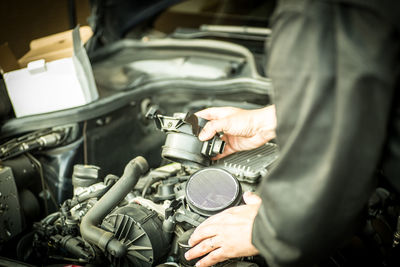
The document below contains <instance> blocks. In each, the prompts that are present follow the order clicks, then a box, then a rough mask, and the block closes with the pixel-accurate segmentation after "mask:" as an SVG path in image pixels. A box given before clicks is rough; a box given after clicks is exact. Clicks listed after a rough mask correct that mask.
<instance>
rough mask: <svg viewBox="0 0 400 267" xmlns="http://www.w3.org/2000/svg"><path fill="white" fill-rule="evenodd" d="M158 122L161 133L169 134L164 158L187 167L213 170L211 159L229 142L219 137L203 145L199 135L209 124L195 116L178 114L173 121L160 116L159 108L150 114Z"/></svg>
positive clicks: (150, 110)
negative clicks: (207, 167)
mask: <svg viewBox="0 0 400 267" xmlns="http://www.w3.org/2000/svg"><path fill="white" fill-rule="evenodd" d="M146 117H147V118H149V119H154V121H155V123H156V126H157V128H158V129H159V130H161V131H163V132H165V133H166V134H167V138H166V140H165V145H164V146H163V147H162V152H161V156H162V157H163V158H165V159H168V160H171V161H175V162H179V163H182V164H184V165H192V166H193V165H194V166H199V165H200V166H209V165H210V162H211V158H212V157H214V156H216V155H218V154H221V153H222V152H223V151H224V147H225V142H224V141H222V139H221V138H220V137H219V136H214V137H213V138H212V139H210V140H208V141H205V142H202V141H200V140H199V138H198V135H199V133H200V131H201V130H202V129H203V127H204V126H205V124H206V123H207V120H205V119H202V118H200V117H197V116H196V115H194V114H193V113H175V114H174V115H173V116H172V117H169V116H163V115H160V114H159V112H158V110H157V109H156V108H150V109H149V111H148V112H147V114H146Z"/></svg>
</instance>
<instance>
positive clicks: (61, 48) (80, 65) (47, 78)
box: [0, 27, 99, 117]
mask: <svg viewBox="0 0 400 267" xmlns="http://www.w3.org/2000/svg"><path fill="white" fill-rule="evenodd" d="M89 30H90V28H89V27H83V28H82V29H81V31H79V28H76V29H75V30H73V31H67V32H63V33H60V34H55V35H52V36H48V37H45V38H41V39H37V40H34V41H32V42H31V45H30V48H31V50H30V51H29V52H28V53H27V54H26V55H24V56H23V57H22V58H21V59H20V60H19V61H18V63H17V64H16V63H15V62H14V63H13V62H12V61H13V58H12V57H11V56H10V55H8V56H7V53H9V52H10V51H8V52H7V47H4V46H3V47H2V48H1V49H0V66H1V69H2V71H3V76H4V81H5V84H6V88H7V92H8V95H9V97H10V100H11V103H12V105H13V109H14V112H15V115H16V117H24V116H31V115H35V114H43V113H48V112H54V111H59V110H63V109H68V108H74V107H78V106H82V105H85V104H88V103H91V102H93V101H95V100H96V99H98V97H99V96H98V92H97V88H96V85H95V82H94V77H93V72H92V68H91V65H90V62H89V59H88V56H87V54H86V51H85V49H84V48H83V46H82V43H81V38H80V33H81V34H82V33H83V34H82V35H83V36H84V40H88V39H89V37H90V35H91V34H90V33H91V31H90V32H89ZM2 53H3V54H2ZM16 66H18V67H20V68H18V69H15V67H16ZM25 66H26V67H25ZM13 68H14V69H13Z"/></svg>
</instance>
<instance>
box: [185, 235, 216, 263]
mask: <svg viewBox="0 0 400 267" xmlns="http://www.w3.org/2000/svg"><path fill="white" fill-rule="evenodd" d="M219 247H221V244H220V242H219V241H218V239H217V238H216V237H215V236H214V237H210V238H207V239H204V240H203V241H201V242H200V243H199V244H197V245H196V246H195V247H193V248H192V249H190V250H189V251H187V252H186V253H185V258H186V259H187V260H192V259H195V258H198V257H201V256H204V255H206V254H207V253H209V252H211V251H213V250H215V249H218V248H219Z"/></svg>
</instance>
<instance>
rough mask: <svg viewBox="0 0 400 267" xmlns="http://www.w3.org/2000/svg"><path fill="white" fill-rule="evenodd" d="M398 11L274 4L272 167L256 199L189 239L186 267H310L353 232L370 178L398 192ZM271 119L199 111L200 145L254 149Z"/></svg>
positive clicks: (368, 5)
mask: <svg viewBox="0 0 400 267" xmlns="http://www.w3.org/2000/svg"><path fill="white" fill-rule="evenodd" d="M399 11H400V8H399V2H398V1H384V0H381V1H368V0H343V1H339V0H336V1H334V0H332V1H328V0H326V1H323V0H319V1H311V0H292V1H289V0H286V1H280V2H279V3H278V5H277V8H276V10H275V13H274V16H273V18H272V38H271V40H270V43H269V50H268V57H269V59H268V74H269V76H270V77H271V79H272V82H273V85H274V90H275V95H274V103H275V108H276V119H277V128H276V139H277V142H278V144H279V146H280V150H281V152H280V158H279V160H278V163H277V165H276V166H275V168H274V169H273V170H272V172H271V173H270V175H269V176H268V177H267V179H265V180H264V181H262V183H261V185H260V186H259V189H258V191H257V192H256V193H257V195H258V196H257V195H255V194H248V193H247V194H245V195H244V199H245V202H246V203H247V205H243V206H239V207H234V208H231V209H228V210H226V211H224V212H222V213H220V214H217V215H214V216H212V217H210V218H209V219H207V220H206V221H205V222H204V223H203V224H202V225H200V226H199V227H198V228H197V229H196V231H195V232H194V233H193V235H192V236H191V239H190V241H189V243H190V245H192V246H193V248H192V249H191V250H190V251H188V253H187V254H186V257H187V258H188V259H193V258H197V257H199V256H202V255H206V254H207V253H208V254H207V255H206V256H205V257H204V258H202V259H201V260H199V261H198V263H197V266H209V265H212V264H215V263H216V262H220V261H223V260H226V259H228V258H232V257H239V256H246V255H255V254H257V253H260V254H261V255H262V256H263V257H265V259H266V260H267V262H268V264H269V265H270V266H303V265H310V264H314V263H316V262H317V261H318V260H320V258H321V257H323V256H324V255H326V254H327V253H329V251H331V250H332V249H333V248H335V247H337V246H339V245H340V244H341V242H343V240H345V239H346V238H348V237H349V236H350V235H351V234H352V233H353V231H354V229H355V227H356V224H357V222H358V219H359V218H360V215H362V212H363V207H365V205H366V203H367V201H368V198H369V196H370V195H371V193H372V191H373V189H374V187H375V186H376V184H377V182H378V181H377V178H376V177H375V176H374V172H375V170H376V169H380V170H382V172H383V173H384V176H385V177H386V179H387V181H388V182H389V183H390V184H391V185H392V186H393V187H394V188H395V189H397V191H399V192H400V97H399V95H398V94H399V93H400V92H399V90H398V85H399V83H398V82H399V70H400V68H399V67H400V65H399V63H400V60H399V59H400V58H399V56H400V55H399V49H400V45H399V44H400V43H399V33H400V15H399ZM274 112H275V109H274V107H269V108H268V109H267V108H265V109H261V110H253V111H245V110H239V109H233V108H212V109H209V110H203V111H201V112H199V113H198V115H199V116H200V117H204V118H206V119H210V120H211V121H210V122H209V123H208V124H207V125H206V127H205V128H204V130H203V132H202V133H201V135H200V139H203V140H205V139H209V138H211V137H212V135H214V134H215V133H216V132H219V131H223V132H224V136H225V137H224V138H225V140H226V141H227V145H228V146H227V153H233V152H235V151H238V150H243V149H251V148H253V147H254V146H257V145H261V144H262V143H264V142H265V141H268V140H269V139H270V138H272V137H274V134H273V129H274V126H275V122H274ZM260 118H264V120H262V119H261V120H260Z"/></svg>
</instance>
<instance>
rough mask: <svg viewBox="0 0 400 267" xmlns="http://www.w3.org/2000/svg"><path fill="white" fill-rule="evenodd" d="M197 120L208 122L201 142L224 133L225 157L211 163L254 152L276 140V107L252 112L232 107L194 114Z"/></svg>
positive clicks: (220, 155) (201, 136)
mask: <svg viewBox="0 0 400 267" xmlns="http://www.w3.org/2000/svg"><path fill="white" fill-rule="evenodd" d="M196 116H199V117H201V118H204V119H206V120H209V122H207V124H206V125H205V126H204V128H203V130H202V131H201V132H200V135H199V139H200V140H201V141H205V140H209V139H211V138H212V137H213V136H214V135H215V134H216V133H219V132H223V133H224V135H223V136H222V140H224V141H225V143H226V144H225V150H224V153H222V154H219V155H218V156H216V157H215V158H213V159H219V158H223V157H225V156H227V155H229V154H232V153H235V152H238V151H242V150H250V149H254V148H257V147H259V146H261V145H263V144H265V143H266V142H268V141H269V140H271V139H273V138H274V137H275V128H276V116H275V106H268V107H265V108H261V109H255V110H245V109H240V108H234V107H221V108H208V109H204V110H201V111H199V112H197V113H196Z"/></svg>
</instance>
